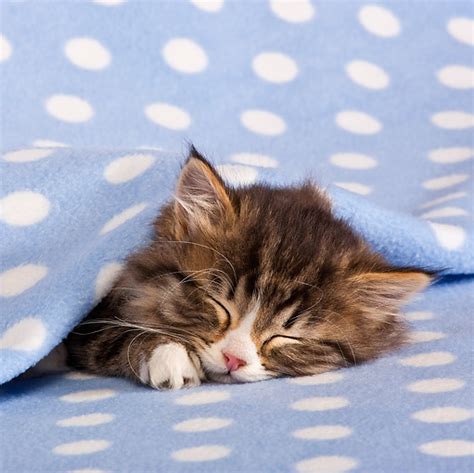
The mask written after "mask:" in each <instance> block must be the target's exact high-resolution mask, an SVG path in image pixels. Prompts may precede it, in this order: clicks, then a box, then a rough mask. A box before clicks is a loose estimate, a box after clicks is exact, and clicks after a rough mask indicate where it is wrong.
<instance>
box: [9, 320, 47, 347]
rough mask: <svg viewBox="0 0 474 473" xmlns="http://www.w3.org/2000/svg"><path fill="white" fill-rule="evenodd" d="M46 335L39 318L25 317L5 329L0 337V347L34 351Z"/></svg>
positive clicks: (41, 343)
mask: <svg viewBox="0 0 474 473" xmlns="http://www.w3.org/2000/svg"><path fill="white" fill-rule="evenodd" d="M46 335H47V331H46V327H45V326H44V323H43V322H42V321H41V320H39V319H37V318H35V317H27V318H25V319H23V320H20V322H17V323H16V324H15V325H13V326H12V327H10V328H9V329H7V330H6V331H5V333H4V334H3V336H2V337H0V349H9V350H15V351H34V350H37V349H38V348H41V346H42V345H43V343H44V341H45V340H46Z"/></svg>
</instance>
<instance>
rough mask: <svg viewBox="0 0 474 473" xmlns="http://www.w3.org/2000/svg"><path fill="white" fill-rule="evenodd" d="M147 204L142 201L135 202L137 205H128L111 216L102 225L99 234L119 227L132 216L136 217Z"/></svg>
mask: <svg viewBox="0 0 474 473" xmlns="http://www.w3.org/2000/svg"><path fill="white" fill-rule="evenodd" d="M147 206H148V204H147V203H146V202H142V203H141V204H137V205H134V206H133V207H129V208H128V209H125V210H124V211H123V212H120V213H119V214H117V215H115V217H112V218H111V219H110V220H109V221H108V222H107V223H106V224H105V225H104V226H103V227H102V229H101V230H100V232H99V234H100V235H105V234H106V233H109V232H111V231H112V230H115V229H116V228H118V227H120V225H123V224H124V223H125V222H127V221H128V220H131V219H132V218H134V217H136V216H137V215H138V214H139V213H140V212H143V211H144V210H145V209H146V207H147Z"/></svg>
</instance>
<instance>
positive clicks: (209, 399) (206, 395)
mask: <svg viewBox="0 0 474 473" xmlns="http://www.w3.org/2000/svg"><path fill="white" fill-rule="evenodd" d="M227 399H230V393H229V392H228V391H202V392H195V393H192V394H186V395H185V396H181V397H179V398H178V399H176V401H175V402H176V404H180V405H182V406H198V405H201V404H213V403H215V402H221V401H226V400H227Z"/></svg>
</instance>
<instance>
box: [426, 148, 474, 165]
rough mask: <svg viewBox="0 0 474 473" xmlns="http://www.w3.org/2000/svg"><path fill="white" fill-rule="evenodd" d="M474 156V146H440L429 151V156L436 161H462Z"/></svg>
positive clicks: (444, 162) (446, 162)
mask: <svg viewBox="0 0 474 473" xmlns="http://www.w3.org/2000/svg"><path fill="white" fill-rule="evenodd" d="M473 157H474V148H468V147H464V148H461V147H458V148H438V149H434V150H432V151H430V152H429V153H428V158H429V159H431V161H434V162H435V163H443V164H452V163H460V162H462V161H466V160H468V159H470V158H473Z"/></svg>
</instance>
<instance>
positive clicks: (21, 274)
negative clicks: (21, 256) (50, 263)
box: [0, 264, 48, 297]
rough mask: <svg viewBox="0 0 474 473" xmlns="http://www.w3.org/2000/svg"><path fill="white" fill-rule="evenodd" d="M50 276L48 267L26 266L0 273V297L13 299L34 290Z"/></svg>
mask: <svg viewBox="0 0 474 473" xmlns="http://www.w3.org/2000/svg"><path fill="white" fill-rule="evenodd" d="M47 274H48V268H47V267H46V266H40V265H37V264H25V265H21V266H17V267H15V268H12V269H8V270H6V271H4V272H3V273H0V296H1V297H13V296H17V295H18V294H21V293H22V292H24V291H26V290H28V289H30V288H32V287H33V286H34V285H35V284H38V282H39V281H41V280H42V279H43V278H44V277H45V276H46V275H47Z"/></svg>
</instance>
